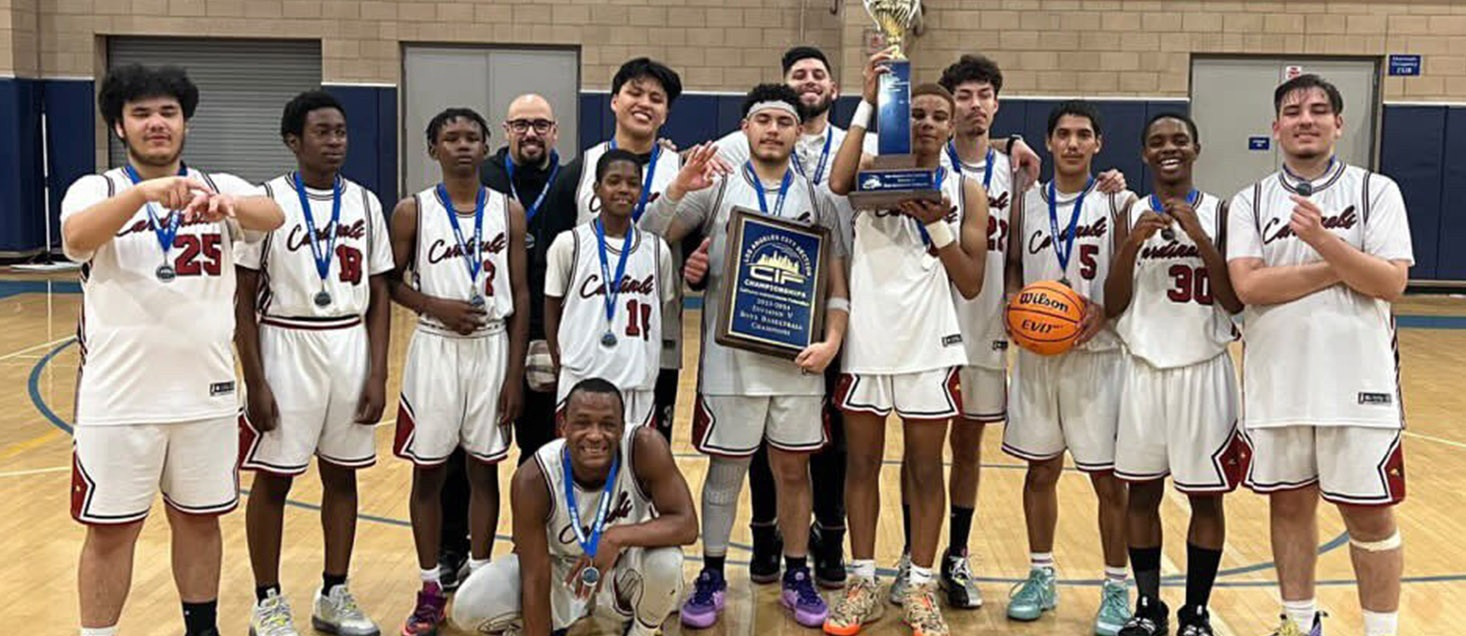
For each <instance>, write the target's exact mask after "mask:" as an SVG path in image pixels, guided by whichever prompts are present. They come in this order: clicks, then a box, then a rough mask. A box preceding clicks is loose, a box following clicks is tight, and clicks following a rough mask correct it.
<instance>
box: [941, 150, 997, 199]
mask: <svg viewBox="0 0 1466 636" xmlns="http://www.w3.org/2000/svg"><path fill="white" fill-rule="evenodd" d="M947 156H948V157H950V158H951V159H952V168H953V169H955V170H956V171H957V172H962V158H961V157H958V156H957V143H956V142H954V141H948V142H947ZM992 185H993V147H992V145H989V146H988V156H987V158H986V159H984V160H983V166H982V189H983V190H987V189H988V188H991V187H992Z"/></svg>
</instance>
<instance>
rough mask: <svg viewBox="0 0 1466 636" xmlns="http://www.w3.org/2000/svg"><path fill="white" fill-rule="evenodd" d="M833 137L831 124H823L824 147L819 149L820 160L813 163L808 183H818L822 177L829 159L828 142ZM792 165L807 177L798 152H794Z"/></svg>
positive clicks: (833, 132)
mask: <svg viewBox="0 0 1466 636" xmlns="http://www.w3.org/2000/svg"><path fill="white" fill-rule="evenodd" d="M834 139H835V131H834V130H832V128H831V126H829V125H828V124H827V125H826V126H825V149H824V150H822V151H820V162H819V163H818V164H816V165H815V167H814V176H813V177H810V179H809V183H810V184H811V185H819V184H820V180H821V179H824V177H825V165H827V163H828V162H829V160H830V142H831V141H833V140H834ZM794 167H795V168H796V169H798V170H799V174H802V175H805V176H807V177H808V176H809V173H808V172H806V171H805V169H804V161H803V160H801V159H800V158H799V153H798V152H796V153H794Z"/></svg>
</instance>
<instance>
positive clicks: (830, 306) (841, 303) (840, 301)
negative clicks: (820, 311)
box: [825, 297, 850, 314]
mask: <svg viewBox="0 0 1466 636" xmlns="http://www.w3.org/2000/svg"><path fill="white" fill-rule="evenodd" d="M825 311H843V312H845V313H847V314H848V313H850V299H848V298H839V297H835V298H831V299H829V300H828V301H825Z"/></svg>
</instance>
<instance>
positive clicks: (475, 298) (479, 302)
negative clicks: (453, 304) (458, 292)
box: [468, 294, 484, 308]
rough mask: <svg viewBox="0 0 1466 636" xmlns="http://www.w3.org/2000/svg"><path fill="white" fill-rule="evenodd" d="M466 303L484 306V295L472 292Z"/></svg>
mask: <svg viewBox="0 0 1466 636" xmlns="http://www.w3.org/2000/svg"><path fill="white" fill-rule="evenodd" d="M468 304H470V305H473V306H474V307H479V308H482V307H483V306H484V297H483V296H480V295H478V294H474V295H473V297H472V298H469V299H468Z"/></svg>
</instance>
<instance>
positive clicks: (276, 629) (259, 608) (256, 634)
mask: <svg viewBox="0 0 1466 636" xmlns="http://www.w3.org/2000/svg"><path fill="white" fill-rule="evenodd" d="M249 636H300V632H298V631H295V621H294V620H291V618H290V603H289V602H288V601H286V600H285V597H283V596H280V591H279V590H270V592H269V596H266V597H265V600H263V601H258V602H256V603H255V607H254V611H252V612H250V616H249Z"/></svg>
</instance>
